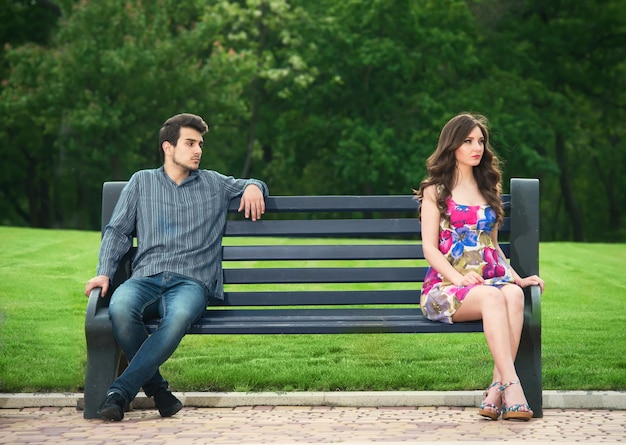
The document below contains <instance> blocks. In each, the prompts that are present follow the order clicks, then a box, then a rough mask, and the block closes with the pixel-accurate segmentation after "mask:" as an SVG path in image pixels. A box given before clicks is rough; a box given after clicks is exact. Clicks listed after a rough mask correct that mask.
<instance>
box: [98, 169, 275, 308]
mask: <svg viewBox="0 0 626 445" xmlns="http://www.w3.org/2000/svg"><path fill="white" fill-rule="evenodd" d="M250 184H255V185H257V186H258V187H259V188H260V189H261V190H262V191H263V195H264V196H268V189H267V186H266V185H265V183H264V182H262V181H259V180H256V179H235V178H233V177H230V176H224V175H222V174H220V173H217V172H215V171H211V170H196V171H192V172H191V173H190V175H189V177H188V178H186V179H185V180H184V181H183V182H182V183H181V184H180V185H178V184H176V183H175V182H174V181H172V180H171V179H170V177H169V176H167V174H166V173H165V171H164V170H163V167H161V168H158V169H155V170H141V171H138V172H137V173H135V174H134V175H133V176H132V177H131V178H130V180H129V181H128V184H127V185H126V187H124V189H123V191H122V193H121V195H120V199H119V201H118V203H117V204H116V206H115V210H114V211H113V215H112V216H111V220H110V221H109V223H108V224H107V226H106V228H105V230H104V234H103V237H102V243H101V245H100V253H99V256H98V269H97V274H98V275H106V276H108V277H110V278H113V274H114V273H115V270H116V269H117V267H118V264H119V262H120V260H121V258H122V257H123V255H124V254H125V253H126V252H127V251H128V249H129V248H130V247H131V243H132V234H133V233H134V232H136V234H137V252H136V254H135V257H134V259H133V261H132V276H134V277H147V276H151V275H155V274H158V273H161V272H173V273H178V274H181V275H184V276H187V277H190V278H193V279H195V280H198V281H200V282H202V283H204V284H205V285H206V287H207V289H208V291H209V293H210V294H211V295H212V296H213V297H215V298H219V299H223V298H224V290H223V274H222V234H223V232H224V225H225V223H226V216H227V212H228V206H229V203H230V201H231V199H233V198H235V197H237V196H241V194H242V193H243V191H244V190H245V188H246V187H247V186H248V185H250Z"/></svg>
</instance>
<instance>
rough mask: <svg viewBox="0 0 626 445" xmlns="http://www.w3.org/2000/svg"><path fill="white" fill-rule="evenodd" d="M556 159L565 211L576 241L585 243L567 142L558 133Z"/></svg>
mask: <svg viewBox="0 0 626 445" xmlns="http://www.w3.org/2000/svg"><path fill="white" fill-rule="evenodd" d="M555 149H556V159H557V162H558V164H559V168H560V169H561V174H560V175H559V184H560V185H561V194H562V196H563V200H564V203H565V211H566V212H567V214H568V215H569V219H570V224H571V227H572V230H573V234H574V241H584V239H585V235H584V230H583V220H582V216H581V213H580V209H579V207H578V203H577V202H576V198H575V197H574V194H573V192H572V187H571V178H570V173H569V167H568V162H567V153H566V150H565V141H564V140H563V135H561V133H559V132H557V134H556V141H555Z"/></svg>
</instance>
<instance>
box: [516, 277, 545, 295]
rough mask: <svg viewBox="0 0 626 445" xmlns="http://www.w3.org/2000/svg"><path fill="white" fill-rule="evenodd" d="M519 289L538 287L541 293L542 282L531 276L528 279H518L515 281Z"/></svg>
mask: <svg viewBox="0 0 626 445" xmlns="http://www.w3.org/2000/svg"><path fill="white" fill-rule="evenodd" d="M515 284H517V285H518V286H519V287H528V286H539V288H540V289H541V292H543V286H544V282H543V280H542V279H541V278H539V277H538V276H537V275H531V276H530V277H526V278H520V279H519V280H516V281H515Z"/></svg>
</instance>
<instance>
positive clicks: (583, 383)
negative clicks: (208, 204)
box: [0, 227, 626, 392]
mask: <svg viewBox="0 0 626 445" xmlns="http://www.w3.org/2000/svg"><path fill="white" fill-rule="evenodd" d="M99 241H100V234H99V233H98V232H87V231H66V230H42V229H24V228H11V227H0V392H28V391H43V392H47V391H54V392H64V391H69V392H74V391H80V390H81V389H82V386H83V381H84V371H85V365H86V355H85V354H86V351H85V339H84V329H83V327H84V321H85V318H84V317H85V307H86V303H87V300H86V297H85V296H84V294H83V289H84V286H85V282H86V281H87V280H88V279H89V278H91V277H92V274H93V273H94V271H95V266H96V261H97V250H98V244H99ZM275 242H279V241H275ZM280 242H285V243H287V242H289V243H296V242H298V243H299V242H300V240H280ZM368 242H370V241H368ZM624 247H625V246H624V245H623V244H586V243H576V244H575V243H544V244H542V245H541V246H540V271H541V275H542V277H543V278H544V279H545V281H546V291H545V294H544V297H543V301H542V330H543V333H542V347H543V354H542V355H543V381H544V388H545V389H548V390H585V389H588V390H623V389H624V388H626V374H625V373H624V369H625V368H626V361H625V359H624V357H626V350H625V346H626V331H624V329H623V326H624V321H625V315H624V314H626V283H625V282H624V280H621V279H620V277H621V276H622V275H621V273H622V265H623V264H624V262H625V261H626V249H625V248H624ZM365 285H367V284H365ZM492 366H493V364H492V360H491V358H490V355H489V352H488V349H487V346H486V344H485V340H484V336H483V335H482V334H478V333H476V334H428V335H424V334H417V335H414V334H377V335H374V334H370V335H357V334H354V335H253V336H247V335H232V336H226V335H193V336H187V337H185V339H184V340H183V342H182V343H181V345H180V347H179V348H178V349H177V351H176V352H175V353H174V355H173V356H172V357H171V358H170V359H169V360H168V361H167V362H166V363H165V365H164V366H163V372H164V374H165V375H166V377H167V378H168V380H169V381H170V382H171V384H172V386H173V388H174V389H175V390H177V391H209V390H212V391H295V390H301V391H330V390H469V389H473V390H474V389H482V388H484V387H485V386H486V385H487V384H488V383H489V379H490V377H491V367H492Z"/></svg>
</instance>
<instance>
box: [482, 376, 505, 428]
mask: <svg viewBox="0 0 626 445" xmlns="http://www.w3.org/2000/svg"><path fill="white" fill-rule="evenodd" d="M494 386H497V387H498V392H499V391H500V388H501V387H502V382H493V383H492V384H491V385H489V386H488V387H487V389H486V390H485V393H484V394H483V402H482V403H481V404H480V408H479V409H478V414H480V415H481V416H483V417H488V418H490V419H491V420H498V417H500V413H501V412H502V408H501V407H499V406H497V405H494V404H493V403H487V402H485V399H486V398H487V397H488V396H489V390H490V389H491V388H493V387H494Z"/></svg>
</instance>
